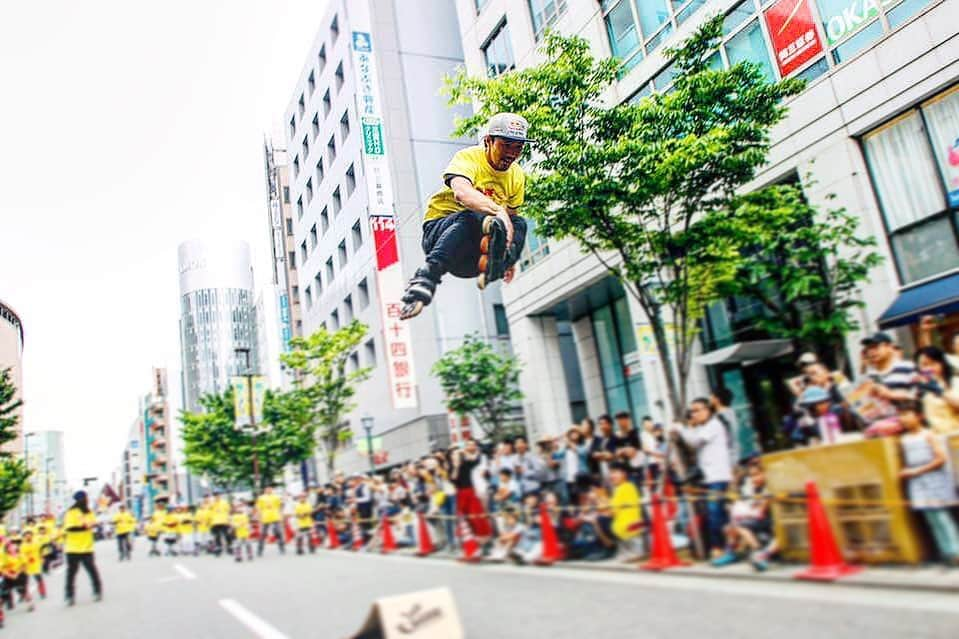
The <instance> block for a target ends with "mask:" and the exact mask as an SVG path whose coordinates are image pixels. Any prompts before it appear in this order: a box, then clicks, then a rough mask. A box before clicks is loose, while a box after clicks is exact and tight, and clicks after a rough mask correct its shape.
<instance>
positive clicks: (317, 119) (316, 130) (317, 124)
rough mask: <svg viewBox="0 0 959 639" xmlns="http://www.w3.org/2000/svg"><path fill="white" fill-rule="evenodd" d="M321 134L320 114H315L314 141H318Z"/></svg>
mask: <svg viewBox="0 0 959 639" xmlns="http://www.w3.org/2000/svg"><path fill="white" fill-rule="evenodd" d="M319 134H320V114H319V113H315V114H313V141H314V142H315V141H316V136H318V135H319Z"/></svg>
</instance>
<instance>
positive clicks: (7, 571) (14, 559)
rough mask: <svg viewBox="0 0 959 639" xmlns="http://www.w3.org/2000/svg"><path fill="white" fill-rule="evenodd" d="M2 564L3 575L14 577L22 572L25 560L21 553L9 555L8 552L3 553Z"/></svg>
mask: <svg viewBox="0 0 959 639" xmlns="http://www.w3.org/2000/svg"><path fill="white" fill-rule="evenodd" d="M2 566H3V568H2V572H3V574H4V576H5V577H10V578H11V579H14V578H16V577H17V576H18V575H19V574H20V573H22V572H23V569H24V567H25V566H26V562H25V561H24V560H23V555H11V554H9V553H5V554H4V556H3V561H2Z"/></svg>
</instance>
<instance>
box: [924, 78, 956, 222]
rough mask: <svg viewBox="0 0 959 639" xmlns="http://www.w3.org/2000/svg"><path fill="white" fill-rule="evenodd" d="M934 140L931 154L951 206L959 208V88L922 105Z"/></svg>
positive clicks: (930, 134) (930, 136)
mask: <svg viewBox="0 0 959 639" xmlns="http://www.w3.org/2000/svg"><path fill="white" fill-rule="evenodd" d="M922 112H923V114H924V115H925V116H926V124H927V125H928V127H929V138H930V140H931V141H932V154H933V156H935V158H936V163H937V164H938V165H939V172H940V173H941V175H942V179H943V182H944V183H945V186H946V192H947V193H948V198H949V206H952V207H959V87H956V88H955V89H953V90H952V91H950V92H949V93H946V94H944V95H942V96H939V97H936V98H934V99H933V100H930V101H929V102H926V103H925V104H924V105H922Z"/></svg>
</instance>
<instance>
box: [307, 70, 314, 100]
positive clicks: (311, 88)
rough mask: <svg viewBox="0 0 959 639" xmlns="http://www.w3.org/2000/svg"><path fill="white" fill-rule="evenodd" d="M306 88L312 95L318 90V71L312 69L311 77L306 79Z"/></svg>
mask: <svg viewBox="0 0 959 639" xmlns="http://www.w3.org/2000/svg"><path fill="white" fill-rule="evenodd" d="M306 88H307V90H308V91H309V92H310V95H313V92H314V91H316V72H315V71H310V77H308V78H307V79H306Z"/></svg>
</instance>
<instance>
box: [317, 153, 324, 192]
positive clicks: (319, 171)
mask: <svg viewBox="0 0 959 639" xmlns="http://www.w3.org/2000/svg"><path fill="white" fill-rule="evenodd" d="M321 184H323V158H322V157H321V158H320V159H318V160H317V161H316V185H317V186H319V185H321Z"/></svg>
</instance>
